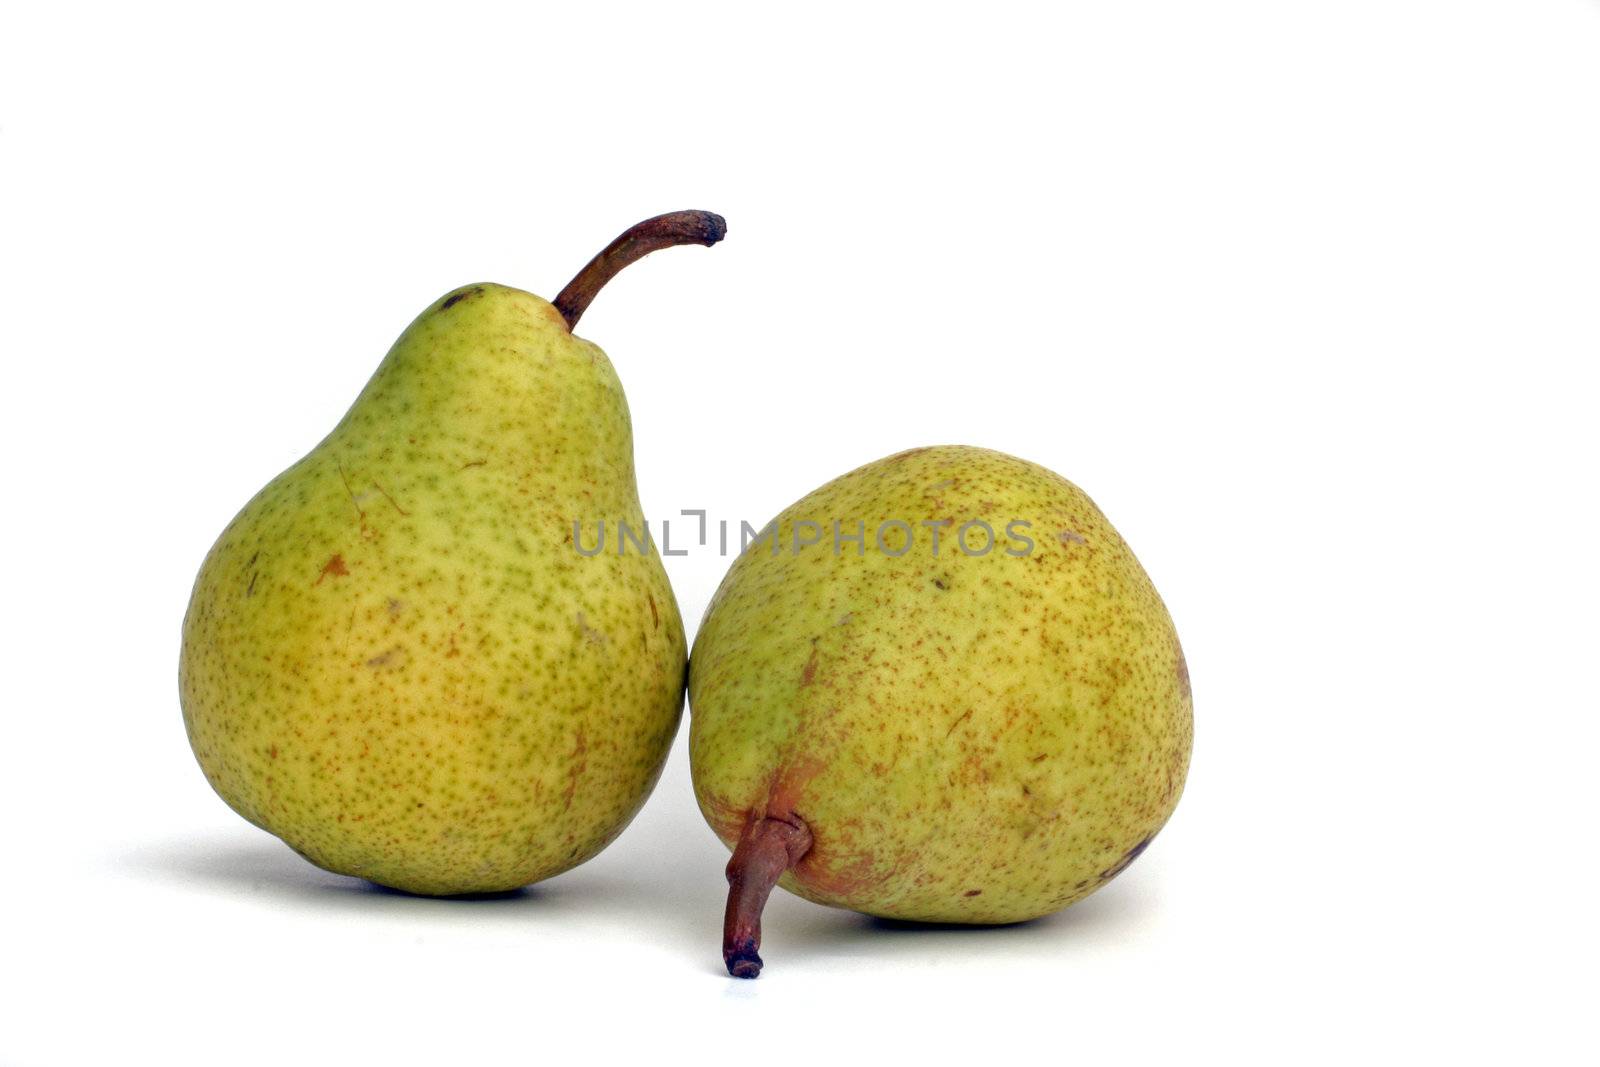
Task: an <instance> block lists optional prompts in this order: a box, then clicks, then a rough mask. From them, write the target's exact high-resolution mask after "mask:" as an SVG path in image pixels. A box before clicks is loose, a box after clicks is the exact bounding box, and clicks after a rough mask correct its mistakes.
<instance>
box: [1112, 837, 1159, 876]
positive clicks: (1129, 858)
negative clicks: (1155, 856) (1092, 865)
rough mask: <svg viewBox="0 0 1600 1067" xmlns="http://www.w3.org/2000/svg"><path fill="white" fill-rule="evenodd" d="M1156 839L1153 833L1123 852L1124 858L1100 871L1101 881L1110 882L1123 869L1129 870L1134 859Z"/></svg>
mask: <svg viewBox="0 0 1600 1067" xmlns="http://www.w3.org/2000/svg"><path fill="white" fill-rule="evenodd" d="M1155 839H1156V835H1155V834H1151V835H1150V836H1149V837H1147V838H1145V839H1144V840H1143V841H1140V842H1139V843H1138V844H1137V845H1134V846H1133V847H1132V848H1130V849H1129V850H1128V851H1127V852H1125V853H1123V856H1122V858H1121V859H1120V860H1118V861H1117V862H1116V863H1114V864H1112V865H1111V866H1110V867H1108V868H1106V869H1105V870H1103V871H1101V872H1100V881H1101V882H1109V881H1111V879H1113V878H1115V877H1116V876H1117V875H1119V874H1121V873H1122V872H1123V871H1125V870H1127V869H1128V865H1129V864H1131V863H1132V862H1133V861H1134V860H1136V859H1138V858H1139V856H1140V855H1141V854H1142V853H1143V852H1144V850H1145V849H1147V848H1149V847H1150V842H1152V841H1154V840H1155Z"/></svg>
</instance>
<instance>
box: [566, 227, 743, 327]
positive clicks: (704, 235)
mask: <svg viewBox="0 0 1600 1067" xmlns="http://www.w3.org/2000/svg"><path fill="white" fill-rule="evenodd" d="M727 232H728V224H727V222H726V221H724V220H723V218H722V216H721V215H713V214H712V213H711V212H709V211H669V212H668V213H667V214H665V215H657V216H656V217H655V218H653V219H645V220H644V221H643V222H641V223H639V224H638V225H637V226H632V227H629V228H628V229H627V230H625V231H623V233H622V236H620V237H618V238H617V239H616V240H615V241H612V242H611V243H610V244H608V245H606V247H605V250H604V251H602V252H601V253H600V254H599V255H598V256H595V257H594V258H593V259H591V260H590V261H589V262H588V264H587V265H586V266H585V267H584V268H583V269H582V270H580V271H579V272H578V273H577V275H576V276H575V277H574V278H573V279H572V280H571V281H570V282H568V283H567V287H566V288H565V289H563V290H561V293H560V295H559V296H557V297H556V299H555V305H556V310H557V311H559V312H561V317H562V318H564V319H566V320H567V329H569V330H570V329H572V328H573V327H574V326H576V325H578V320H579V319H580V318H582V317H583V313H584V312H585V311H586V310H588V307H589V302H590V301H591V300H593V299H594V297H595V294H596V293H598V292H599V291H600V290H601V289H602V288H604V287H605V284H606V282H609V281H610V280H611V279H612V278H615V277H616V276H617V273H618V272H619V271H621V270H622V268H624V267H626V266H627V265H628V264H630V263H632V262H634V261H636V260H640V259H643V258H644V257H645V256H648V255H649V254H650V253H651V252H655V251H658V250H660V249H663V248H671V247H672V246H673V245H705V246H706V247H708V248H709V247H710V246H712V245H714V244H716V243H717V242H718V241H720V240H722V238H723V237H724V236H726V234H727Z"/></svg>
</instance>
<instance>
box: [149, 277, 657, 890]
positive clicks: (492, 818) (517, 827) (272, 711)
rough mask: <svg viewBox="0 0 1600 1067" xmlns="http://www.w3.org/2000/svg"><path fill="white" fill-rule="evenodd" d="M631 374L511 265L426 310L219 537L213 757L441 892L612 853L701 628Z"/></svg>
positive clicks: (196, 612)
mask: <svg viewBox="0 0 1600 1067" xmlns="http://www.w3.org/2000/svg"><path fill="white" fill-rule="evenodd" d="M602 520H603V521H604V523H605V527H606V533H607V535H608V538H612V539H614V538H615V534H616V530H617V523H618V522H619V521H622V522H626V523H628V524H629V526H630V528H631V529H632V530H634V531H643V530H644V529H645V527H644V520H643V516H642V514H641V512H640V506H639V499H638V492H637V489H636V487H635V482H634V469H633V440H632V430H631V426H630V421H629V417H628V409H627V405H626V403H625V401H624V399H623V393H622V386H621V384H620V383H619V382H618V380H617V375H616V373H615V372H614V371H613V369H612V367H611V363H610V362H609V361H608V360H607V358H606V356H605V353H603V352H602V351H601V350H600V349H599V348H597V347H596V346H595V345H593V344H590V343H589V342H588V341H585V340H582V339H581V338H578V337H575V336H574V335H573V334H572V333H571V332H570V330H569V329H568V327H567V324H566V322H565V321H564V320H563V318H562V315H561V313H559V312H558V311H557V309H556V308H555V307H554V306H552V305H551V304H550V303H548V302H546V301H544V300H542V299H540V298H539V297H536V296H533V295H531V294H529V293H525V292H521V291H519V290H516V289H511V288H506V287H503V286H498V285H487V284H485V285H472V286H468V287H466V288H463V289H459V290H457V291H455V292H453V293H451V294H449V295H448V296H446V297H445V298H443V299H442V300H440V301H439V302H437V303H435V304H434V305H433V306H431V307H429V308H428V309H427V310H426V311H424V312H423V313H422V315H421V316H419V317H418V318H417V319H416V321H415V322H413V323H412V324H411V326H410V327H409V328H408V329H407V330H406V331H405V333H404V334H403V335H402V336H401V337H400V339H399V340H398V341H397V342H396V343H395V345H394V347H393V348H392V349H391V350H390V352H389V354H388V356H387V358H385V359H384V361H383V363H382V365H381V366H380V367H379V368H378V370H377V372H376V374H374V375H373V377H372V379H371V381H370V382H369V383H368V384H367V386H366V388H365V389H364V390H363V392H362V393H361V395H360V397H359V398H358V399H357V400H356V402H355V404H354V406H353V407H351V409H350V411H349V413H348V414H347V415H346V416H345V417H344V419H343V421H342V422H340V423H339V425H338V427H337V428H335V429H334V431H333V432H332V433H331V434H330V435H329V436H328V437H327V438H326V439H325V440H324V441H323V442H322V443H321V444H319V445H318V446H317V447H316V448H315V449H314V450H313V451H312V452H311V453H310V454H309V455H307V456H306V457H305V458H304V459H303V460H301V461H300V462H299V463H296V464H295V465H294V466H293V467H291V468H289V469H288V470H287V471H285V472H284V473H283V474H281V475H279V476H278V477H277V478H276V479H274V480H273V481H272V482H271V483H270V484H269V485H267V487H266V488H265V489H263V490H262V491H261V492H260V493H259V494H257V496H256V497H255V498H254V499H253V500H251V501H250V503H249V504H247V505H246V506H245V508H244V510H243V511H241V512H240V513H239V515H238V516H237V517H236V518H235V519H234V520H233V521H232V523H230V524H229V525H228V527H227V529H226V530H224V531H223V533H222V536H221V538H220V539H219V540H218V541H217V543H216V545H215V547H213V548H212V550H211V552H210V554H209V555H208V556H207V557H206V560H205V563H204V565H203V566H202V568H201V570H200V575H199V578H198V580H197V581H196V583H195V586H194V592H193V596H192V599H191V601H190V603H189V609H188V613H187V616H186V618H185V620H184V626H183V650H182V661H181V666H180V678H179V684H180V692H181V699H182V703H183V714H184V722H185V724H186V726H187V729H188V735H189V740H190V743H191V744H192V745H193V748H194V752H195V755H196V756H197V757H198V759H199V762H200V766H201V767H202V768H203V769H204V771H205V774H206V777H207V778H208V779H209V780H210V782H211V784H212V786H213V787H215V789H216V791H217V792H218V793H219V794H221V796H222V797H223V799H224V800H226V801H227V802H228V803H229V804H230V805H231V806H232V807H233V808H234V809H235V810H236V811H238V812H239V813H240V814H241V815H243V816H244V817H245V818H246V819H248V820H249V821H251V822H252V823H255V824H256V825H257V826H260V827H262V828H264V829H266V830H269V831H271V832H272V833H274V834H276V835H277V836H279V837H281V838H282V839H283V840H284V841H285V842H287V843H288V844H289V845H290V846H291V847H293V848H294V849H295V850H296V851H297V852H299V853H300V854H302V855H303V856H305V857H306V858H307V859H309V860H310V861H311V862H313V863H315V864H317V865H318V866H320V867H324V868H326V869H328V870H330V871H336V872H339V873H342V874H349V875H356V876H359V877H362V878H366V879H370V880H372V881H374V882H378V883H381V884H383V885H386V886H392V887H394V888H396V889H401V890H406V891H409V892H413V893H424V894H459V893H482V892H493V891H498V890H508V889H512V888H516V887H519V886H523V885H527V884H529V883H532V882H536V881H539V880H540V879H544V878H548V877H550V876H552V875H554V874H557V873H559V872H561V871H564V870H566V869H568V868H570V867H573V866H575V865H577V864H579V863H582V862H583V861H584V860H585V859H587V858H589V857H591V856H593V855H594V854H595V853H597V852H599V851H600V849H601V848H603V847H604V846H605V845H606V844H607V843H608V842H610V841H611V840H612V839H613V838H614V837H616V835H617V834H618V833H620V832H621V831H622V829H623V827H624V826H625V825H627V823H628V821H629V820H630V819H631V818H632V817H633V815H634V814H635V813H636V812H637V811H638V810H639V807H640V806H641V805H642V804H643V802H644V800H645V798H646V796H647V795H648V794H649V792H650V790H651V788H652V787H653V785H654V783H655V781H656V779H657V777H658V776H659V775H660V773H661V768H662V764H663V762H664V760H665V758H666V754H667V749H668V746H669V744H670V743H671V740H672V737H673V735H674V733H675V732H676V730H677V726H678V720H679V715H680V711H681V708H682V700H683V688H684V673H685V659H686V657H685V641H684V633H683V626H682V623H681V621H680V619H679V616H678V610H677V606H676V603H675V601H674V599H673V595H672V590H671V588H670V587H669V585H668V584H667V577H666V574H665V572H664V571H663V569H662V566H661V561H660V559H659V557H658V556H657V555H655V554H654V553H649V554H646V553H643V552H637V551H633V546H632V545H631V544H630V546H629V551H628V552H627V553H626V554H618V553H617V552H616V551H615V544H614V541H611V540H608V543H607V546H606V551H603V552H601V553H599V554H597V555H593V556H587V557H586V556H584V555H581V554H580V553H579V552H578V551H576V550H575V548H574V545H573V537H574V523H575V522H576V523H582V529H583V530H584V531H585V533H584V537H583V540H584V545H585V549H586V550H592V549H593V547H594V545H593V540H594V538H595V535H596V524H597V523H598V522H600V521H602Z"/></svg>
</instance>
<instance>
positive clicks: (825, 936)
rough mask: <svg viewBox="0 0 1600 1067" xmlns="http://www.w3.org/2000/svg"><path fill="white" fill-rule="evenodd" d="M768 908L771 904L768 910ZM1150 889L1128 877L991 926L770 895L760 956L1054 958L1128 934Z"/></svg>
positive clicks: (1148, 903) (819, 959) (1145, 912)
mask: <svg viewBox="0 0 1600 1067" xmlns="http://www.w3.org/2000/svg"><path fill="white" fill-rule="evenodd" d="M773 905H778V906H777V907H776V908H775V907H774V906H773ZM1156 906H1157V901H1156V899H1155V896H1154V894H1153V893H1151V892H1148V891H1143V892H1142V891H1140V887H1139V886H1138V885H1137V884H1135V883H1134V882H1131V881H1128V882H1124V883H1123V884H1120V885H1117V886H1114V887H1108V888H1107V889H1105V890H1102V891H1101V892H1100V893H1097V894H1095V895H1094V896H1092V897H1089V898H1088V899H1087V900H1083V901H1080V902H1078V903H1077V904H1074V905H1072V906H1071V907H1069V908H1066V909H1065V910H1063V911H1059V912H1056V913H1055V914H1053V915H1046V916H1042V917H1040V918H1037V919H1030V920H1026V921H1023V922H1016V923H1006V924H1003V925H995V926H973V925H967V924H962V923H920V922H909V921H906V920H901V919H880V918H876V917H874V916H869V915H860V914H857V913H854V912H848V911H840V910H836V909H832V908H822V907H818V906H816V905H814V904H810V903H808V902H805V901H801V900H797V899H795V898H785V899H783V900H782V901H780V900H779V899H778V898H777V896H776V895H774V899H773V901H772V902H771V903H770V904H769V905H768V912H767V916H766V918H765V920H764V921H763V923H762V926H763V928H764V933H765V937H764V938H763V945H762V953H763V955H768V956H769V957H770V958H771V959H773V960H779V961H781V960H783V959H784V958H788V959H791V960H793V961H794V962H796V963H799V962H806V963H825V962H826V961H827V960H828V959H831V958H836V959H839V960H841V961H843V960H854V959H861V958H874V959H881V960H884V961H888V960H900V961H912V960H917V959H922V960H932V959H935V958H937V957H939V956H941V955H943V954H944V953H945V952H947V951H958V952H960V953H961V954H962V956H963V957H965V958H979V959H981V958H985V957H990V956H992V957H994V958H996V959H999V958H1002V957H1003V958H1008V959H1016V958H1029V957H1039V958H1046V957H1059V956H1062V955H1066V954H1071V953H1074V952H1081V951H1088V950H1092V949H1096V948H1100V947H1104V946H1107V945H1113V944H1116V943H1118V942H1121V941H1125V940H1126V939H1128V938H1130V937H1133V936H1135V935H1136V933H1137V931H1138V930H1140V929H1141V928H1143V927H1145V926H1146V925H1147V924H1148V922H1149V919H1150V917H1151V915H1152V914H1153V913H1154V911H1155V910H1156Z"/></svg>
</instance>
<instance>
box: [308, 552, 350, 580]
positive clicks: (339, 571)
mask: <svg viewBox="0 0 1600 1067" xmlns="http://www.w3.org/2000/svg"><path fill="white" fill-rule="evenodd" d="M349 573H350V568H349V567H346V566H345V564H344V557H343V556H341V555H339V554H338V553H337V552H336V553H334V555H333V558H332V559H330V560H328V562H326V563H324V564H323V565H322V573H321V574H319V575H317V580H316V581H314V582H312V583H311V584H312V585H321V584H322V579H324V578H326V577H328V575H330V574H331V575H333V576H334V577H335V578H343V577H345V576H346V575H347V574H349Z"/></svg>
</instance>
